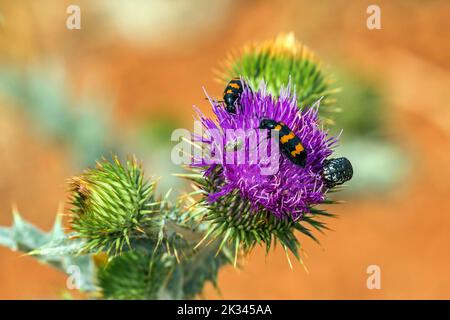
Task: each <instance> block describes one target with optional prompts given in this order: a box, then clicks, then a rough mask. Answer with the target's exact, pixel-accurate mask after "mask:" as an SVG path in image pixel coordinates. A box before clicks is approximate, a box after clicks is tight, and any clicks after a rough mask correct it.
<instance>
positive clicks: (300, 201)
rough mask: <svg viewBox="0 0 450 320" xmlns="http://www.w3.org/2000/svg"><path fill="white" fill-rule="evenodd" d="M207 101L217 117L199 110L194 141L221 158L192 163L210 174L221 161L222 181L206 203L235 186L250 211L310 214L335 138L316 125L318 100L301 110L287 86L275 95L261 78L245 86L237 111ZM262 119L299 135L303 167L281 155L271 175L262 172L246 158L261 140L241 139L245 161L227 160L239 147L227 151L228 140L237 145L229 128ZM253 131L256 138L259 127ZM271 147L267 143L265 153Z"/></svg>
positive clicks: (281, 215) (321, 191)
mask: <svg viewBox="0 0 450 320" xmlns="http://www.w3.org/2000/svg"><path fill="white" fill-rule="evenodd" d="M209 100H210V103H211V105H212V109H213V112H214V114H215V116H216V119H215V120H213V119H210V118H207V117H205V116H204V115H203V114H202V113H201V112H200V111H199V110H197V112H198V115H199V120H200V121H201V123H202V126H203V130H204V134H203V135H194V141H196V142H199V143H201V145H202V146H203V147H205V146H206V148H207V149H209V150H214V151H210V152H212V155H213V156H215V157H218V158H219V159H221V160H222V161H221V163H220V164H213V163H211V162H210V161H208V159H206V158H204V157H203V156H202V157H200V158H199V157H195V156H194V159H193V163H192V166H197V167H202V168H206V170H205V172H204V175H205V176H206V177H209V175H211V174H213V173H212V172H213V171H214V170H213V169H214V168H215V167H216V166H217V165H220V166H222V170H221V171H220V172H221V173H220V174H221V180H222V181H223V184H222V186H221V189H220V190H218V192H215V193H211V194H209V198H208V200H209V202H210V203H213V202H215V201H217V200H218V199H219V198H221V197H226V195H227V194H229V193H230V192H232V191H233V190H239V193H240V196H241V197H242V198H243V199H246V200H248V201H249V202H250V203H251V204H252V210H253V211H257V210H259V211H260V210H261V208H263V209H266V210H267V211H269V212H271V213H272V214H273V215H275V216H276V217H277V218H285V217H291V218H292V219H294V220H297V219H300V218H301V217H302V215H303V214H304V213H308V212H309V208H310V207H312V206H314V205H316V204H318V203H320V202H322V201H323V200H325V193H326V191H327V188H326V186H325V185H324V181H323V178H322V176H321V172H322V167H323V162H324V160H325V159H326V158H327V157H328V156H330V155H331V153H332V148H333V147H334V145H335V144H336V143H337V138H335V137H329V135H328V132H327V131H324V130H323V128H321V127H320V125H319V118H318V107H319V103H320V101H318V102H317V103H316V104H315V105H314V106H312V107H310V108H308V109H306V110H299V108H298V105H297V98H296V97H295V95H291V89H290V85H288V86H287V87H286V88H283V89H281V91H280V94H279V97H278V98H277V97H274V96H272V95H270V94H269V93H267V91H266V85H265V84H264V83H261V85H260V89H259V90H258V91H257V92H252V91H251V89H250V88H248V87H246V88H244V92H243V93H242V95H241V98H240V101H239V106H238V107H237V110H236V114H230V113H228V112H227V111H226V110H225V108H224V106H223V104H221V103H219V102H217V101H214V100H212V99H210V98H209ZM262 119H272V120H275V121H277V122H283V123H284V124H286V125H287V126H288V127H289V128H290V129H291V130H292V131H293V132H294V133H295V134H296V135H297V137H298V138H299V139H300V141H301V142H302V144H303V146H304V148H305V150H306V152H307V159H306V165H305V167H300V166H298V165H296V164H294V163H292V162H291V161H290V160H289V159H288V158H287V157H286V156H285V155H282V154H280V155H279V163H277V165H278V169H279V170H278V171H276V172H274V173H273V174H263V171H262V169H264V167H265V164H263V163H254V162H251V161H249V156H248V155H249V154H250V153H251V152H258V154H259V153H260V152H264V151H263V150H260V148H261V146H260V145H259V144H256V145H255V144H250V143H244V146H245V154H246V158H245V161H244V163H238V162H237V161H235V162H234V163H229V161H226V159H227V157H229V156H232V157H234V156H235V155H234V153H236V152H237V151H236V149H234V150H231V151H230V149H229V148H227V146H229V145H230V143H232V144H233V143H234V144H236V139H235V137H234V139H233V137H232V136H231V137H230V135H229V134H228V131H227V130H239V129H240V130H249V129H258V128H259V125H260V121H261V120H262ZM255 132H256V135H257V136H258V139H259V136H260V134H261V133H263V132H259V130H256V131H255ZM264 132H265V131H264ZM226 133H227V134H226ZM246 141H247V138H246ZM257 141H260V140H257ZM271 151H272V150H270V145H269V152H271ZM266 152H267V151H266ZM276 152H277V151H276Z"/></svg>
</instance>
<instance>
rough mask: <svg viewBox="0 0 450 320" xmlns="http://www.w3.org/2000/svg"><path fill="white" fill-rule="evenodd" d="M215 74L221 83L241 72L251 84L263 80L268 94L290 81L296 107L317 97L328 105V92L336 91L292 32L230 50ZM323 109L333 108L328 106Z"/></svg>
mask: <svg viewBox="0 0 450 320" xmlns="http://www.w3.org/2000/svg"><path fill="white" fill-rule="evenodd" d="M218 74H219V77H220V80H221V81H222V82H223V83H227V82H228V81H229V80H230V79H231V78H232V77H236V76H241V77H243V78H245V79H246V80H247V79H248V81H249V85H250V87H252V88H257V86H258V85H259V83H260V81H261V80H264V81H265V82H266V83H267V90H268V92H270V93H271V94H272V95H277V94H278V93H279V92H280V89H281V87H283V86H285V85H286V84H287V83H289V82H291V83H292V85H293V88H294V91H295V92H294V93H295V95H296V97H297V102H298V106H299V107H300V108H301V107H304V106H310V105H312V104H313V103H314V102H315V101H317V100H318V99H320V98H321V97H323V99H322V106H331V105H332V104H333V103H334V98H332V94H333V93H335V92H336V91H337V90H336V89H332V88H330V84H331V79H330V78H329V77H328V76H326V75H325V74H324V73H323V72H322V70H321V67H320V64H319V62H318V60H317V59H316V58H315V56H314V54H313V53H312V51H310V50H309V49H308V48H307V47H306V46H304V45H303V44H301V43H299V42H298V41H296V39H295V37H294V34H293V33H289V34H280V35H279V36H277V37H276V38H275V39H274V40H269V41H264V42H261V43H258V42H257V43H253V44H251V45H248V46H246V47H244V48H243V49H242V50H240V51H239V52H238V53H230V54H229V57H228V59H227V60H226V61H225V62H224V63H223V70H222V71H219V72H218ZM322 109H323V108H322ZM323 111H327V112H328V111H333V110H332V109H331V108H330V107H328V108H324V109H323ZM321 112H322V110H321Z"/></svg>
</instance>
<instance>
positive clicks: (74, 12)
mask: <svg viewBox="0 0 450 320" xmlns="http://www.w3.org/2000/svg"><path fill="white" fill-rule="evenodd" d="M66 13H67V14H69V16H68V17H67V19H66V27H67V29H69V30H73V29H77V30H80V29H81V9H80V7H79V6H77V5H75V4H71V5H70V6H68V7H67V10H66Z"/></svg>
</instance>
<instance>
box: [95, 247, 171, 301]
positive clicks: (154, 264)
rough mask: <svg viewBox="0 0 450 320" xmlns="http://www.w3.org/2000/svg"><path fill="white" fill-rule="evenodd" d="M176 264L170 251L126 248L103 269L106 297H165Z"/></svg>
mask: <svg viewBox="0 0 450 320" xmlns="http://www.w3.org/2000/svg"><path fill="white" fill-rule="evenodd" d="M175 266H176V265H175V263H174V257H172V256H170V255H167V254H163V255H148V254H146V253H144V252H142V251H139V250H136V251H129V252H126V253H124V254H122V255H121V256H118V257H116V258H114V259H113V260H112V261H111V262H110V263H109V264H108V265H106V266H104V267H101V268H100V269H99V271H98V282H99V286H100V288H101V294H102V296H103V298H106V299H157V298H161V296H163V294H164V290H165V288H166V285H167V283H168V282H169V278H170V276H171V274H172V272H173V270H174V268H175Z"/></svg>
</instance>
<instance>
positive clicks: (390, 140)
mask: <svg viewBox="0 0 450 320" xmlns="http://www.w3.org/2000/svg"><path fill="white" fill-rule="evenodd" d="M70 4H72V2H71V1H56V0H53V1H50V0H41V1H26V0H19V1H1V2H0V224H1V225H9V224H10V223H11V220H12V217H11V207H12V206H13V205H16V206H17V207H18V208H19V211H20V212H21V214H22V215H23V216H24V217H25V218H26V219H28V220H29V221H31V222H33V223H34V224H36V225H37V226H39V227H40V228H42V229H45V230H47V229H49V228H50V227H51V225H52V223H53V220H54V217H55V214H56V212H57V211H58V207H59V206H61V204H62V203H64V201H65V198H66V196H67V194H66V187H65V180H66V179H67V178H68V177H70V176H71V175H74V174H77V173H79V172H80V171H81V170H82V169H83V168H85V167H86V166H91V165H93V164H94V161H95V159H98V158H99V157H101V156H102V155H105V156H108V155H109V154H110V153H111V152H117V153H119V154H121V155H126V154H129V153H134V154H136V156H137V157H138V158H139V159H141V160H142V161H143V162H144V164H145V168H146V172H147V174H148V175H149V176H161V184H160V191H161V192H164V191H166V190H167V189H168V188H169V187H171V186H175V189H178V190H187V188H188V187H187V186H186V185H184V184H183V183H182V182H181V181H178V180H177V179H175V178H174V177H173V176H172V175H171V173H174V172H179V170H180V169H179V168H177V167H176V166H174V165H172V164H170V150H171V148H172V147H173V144H174V143H173V142H171V141H170V134H171V132H172V130H173V129H175V128H181V127H185V128H191V127H192V120H193V118H192V115H193V110H192V105H194V104H195V105H197V106H199V107H200V108H201V109H202V110H203V111H205V112H206V113H209V112H210V111H209V110H208V105H207V103H206V101H205V100H204V93H203V90H202V86H204V87H205V88H206V89H207V91H208V93H209V94H211V95H213V96H220V94H221V92H222V90H223V85H222V84H221V83H219V82H217V81H216V80H215V74H214V72H213V69H218V68H219V67H220V61H221V60H223V59H224V58H225V57H226V55H227V53H228V52H229V51H230V50H233V49H238V48H240V47H242V46H243V45H245V44H248V43H249V42H252V41H261V40H266V39H269V38H273V37H275V36H276V35H277V34H278V33H280V32H285V33H286V32H290V31H293V32H294V33H295V35H296V37H297V39H298V40H300V41H302V42H303V43H305V44H307V45H308V46H309V47H310V48H311V49H312V50H314V51H315V52H316V55H317V56H318V57H319V58H320V59H321V60H322V62H323V69H324V72H326V73H328V74H333V75H334V78H335V82H334V84H333V86H335V87H341V88H342V91H341V92H340V93H339V94H337V95H336V98H337V106H338V107H339V108H340V109H342V112H341V113H339V114H336V117H335V121H336V129H338V128H339V129H340V128H343V129H344V133H343V136H342V144H343V146H342V148H339V149H338V150H337V153H338V154H345V155H346V156H348V157H349V158H350V159H351V160H352V162H353V164H354V169H355V177H354V180H353V181H352V182H351V183H349V187H348V190H346V191H345V193H344V194H342V195H341V196H342V197H343V198H345V200H346V203H345V204H340V205H338V206H334V207H332V208H330V210H332V211H333V212H334V213H336V214H338V215H339V218H338V219H332V220H329V226H330V227H331V228H332V229H333V231H331V232H328V233H327V234H325V235H323V236H322V235H321V236H320V237H319V239H320V241H321V244H322V245H321V246H318V245H317V244H315V243H313V242H311V241H310V240H308V239H304V249H305V251H306V253H307V255H308V258H307V259H306V260H305V262H306V265H307V267H308V269H309V274H308V273H306V272H305V271H304V269H303V268H302V266H301V265H300V263H298V262H297V263H294V269H293V270H291V269H290V268H289V264H288V263H287V261H286V257H285V254H284V252H283V251H282V250H280V249H279V250H276V251H275V252H272V253H270V254H269V255H268V256H266V255H265V252H264V250H263V249H262V248H257V249H255V250H254V251H253V253H252V254H251V255H250V256H249V257H247V258H246V259H245V260H244V261H243V262H242V269H240V270H235V269H233V268H232V267H226V268H224V269H223V270H222V271H221V273H220V276H219V287H220V291H221V292H220V293H218V292H217V291H216V290H215V289H214V288H213V287H212V286H211V285H208V287H207V288H206V290H205V294H204V296H205V298H227V299H318V298H322V299H431V298H433V299H450V275H449V272H448V271H449V270H450V254H449V252H448V251H447V250H448V248H447V246H448V245H450V232H449V229H450V202H448V203H447V202H446V201H447V200H448V197H449V196H450V188H449V185H448V184H447V183H448V182H449V181H450V166H449V165H448V164H449V163H450V91H449V87H450V42H449V41H448V36H449V35H450V22H449V21H448V17H449V14H450V2H449V1H437V0H435V1H418V0H415V1H377V2H376V4H377V5H379V6H380V8H381V23H382V29H381V30H368V29H367V27H366V19H367V17H368V15H367V13H366V9H367V7H368V6H369V5H371V4H373V2H372V1H341V0H339V1H331V0H330V1H320V2H318V1H312V0H300V1H292V0H291V1H245V2H244V1H231V0H220V1H206V0H194V1H189V2H188V1H181V0H172V1H164V0H154V1H143V0H137V1H133V2H126V3H125V2H120V1H107V0H97V1H87V0H86V1H77V4H78V5H79V6H80V7H81V19H82V28H81V30H68V29H67V28H66V27H65V21H66V18H67V13H66V8H67V6H68V5H70ZM336 131H337V130H336ZM446 248H447V249H446ZM372 264H375V265H378V266H380V268H381V290H369V289H367V287H366V279H367V277H368V275H367V273H366V269H367V267H368V266H369V265H372ZM65 282H66V278H65V276H64V275H62V274H60V273H59V272H57V271H54V270H53V269H51V268H50V267H47V266H45V265H41V264H39V263H38V262H36V261H35V260H33V259H31V258H29V257H23V256H21V254H20V253H15V252H10V251H9V250H7V249H5V248H1V247H0V299H41V298H43V299H54V298H62V297H65V296H69V295H71V294H73V293H72V292H66V289H65ZM74 295H75V297H78V295H77V294H74Z"/></svg>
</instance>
